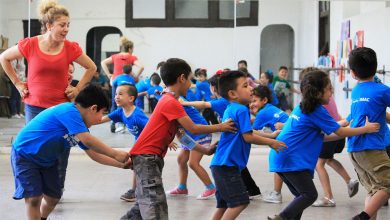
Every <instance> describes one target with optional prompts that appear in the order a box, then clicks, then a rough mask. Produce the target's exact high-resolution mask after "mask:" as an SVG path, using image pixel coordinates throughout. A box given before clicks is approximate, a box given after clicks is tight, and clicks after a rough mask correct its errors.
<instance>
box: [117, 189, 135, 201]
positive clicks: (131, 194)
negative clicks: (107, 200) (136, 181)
mask: <svg viewBox="0 0 390 220" xmlns="http://www.w3.org/2000/svg"><path fill="white" fill-rule="evenodd" d="M120 198H121V199H122V200H124V201H126V202H135V191H134V190H133V189H129V191H127V192H125V193H124V194H123V195H121V197H120Z"/></svg>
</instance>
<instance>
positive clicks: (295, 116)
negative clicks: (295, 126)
mask: <svg viewBox="0 0 390 220" xmlns="http://www.w3.org/2000/svg"><path fill="white" fill-rule="evenodd" d="M290 117H291V118H293V119H295V120H297V121H299V119H300V117H299V116H297V115H293V114H291V115H290Z"/></svg>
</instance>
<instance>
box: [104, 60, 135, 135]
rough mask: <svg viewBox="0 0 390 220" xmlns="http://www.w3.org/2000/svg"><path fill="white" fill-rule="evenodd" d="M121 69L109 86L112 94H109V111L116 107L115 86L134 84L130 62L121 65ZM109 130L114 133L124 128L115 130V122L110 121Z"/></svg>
mask: <svg viewBox="0 0 390 220" xmlns="http://www.w3.org/2000/svg"><path fill="white" fill-rule="evenodd" d="M122 70H123V74H121V75H119V76H117V77H116V78H115V79H114V80H113V81H112V82H111V86H112V95H111V111H110V112H113V111H115V110H116V109H117V105H116V103H115V92H116V88H117V87H118V85H121V84H132V85H135V80H134V77H133V75H132V73H131V71H132V66H131V65H130V64H126V65H124V66H123V67H122ZM110 130H111V132H112V133H114V132H119V131H121V130H124V127H118V128H117V130H116V129H115V123H114V122H112V123H111V129H110Z"/></svg>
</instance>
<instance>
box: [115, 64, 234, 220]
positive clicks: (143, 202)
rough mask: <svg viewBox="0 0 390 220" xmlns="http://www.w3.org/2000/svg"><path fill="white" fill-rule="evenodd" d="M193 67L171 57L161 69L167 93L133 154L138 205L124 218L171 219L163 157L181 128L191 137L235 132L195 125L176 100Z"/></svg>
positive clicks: (223, 126) (185, 87)
mask: <svg viewBox="0 0 390 220" xmlns="http://www.w3.org/2000/svg"><path fill="white" fill-rule="evenodd" d="M191 77H192V76H191V67H190V66H189V65H188V64H187V62H186V61H184V60H182V59H178V58H171V59H168V60H167V61H166V63H165V64H164V65H163V66H162V67H161V78H162V80H163V82H164V83H165V85H166V86H167V92H166V93H164V95H163V96H162V97H161V99H160V101H159V102H158V103H157V106H156V108H155V111H154V112H153V114H152V116H151V117H150V119H149V122H148V123H147V124H146V126H145V128H144V130H143V131H142V132H141V135H140V136H139V138H138V140H137V141H136V143H135V145H134V146H133V148H132V149H131V151H130V154H131V160H132V163H133V169H134V172H135V175H136V185H137V186H136V203H135V205H134V206H133V208H132V209H131V210H130V211H128V212H127V213H126V215H124V216H123V217H122V218H121V219H141V218H142V219H162V220H164V219H168V205H167V200H166V196H165V192H164V187H163V184H162V179H161V175H162V169H163V166H164V160H163V158H164V156H165V154H166V152H167V149H168V145H169V144H170V143H171V142H172V140H173V139H174V137H175V134H176V133H177V130H178V126H179V125H180V126H182V127H183V128H184V129H186V130H187V131H189V132H190V133H191V134H202V133H212V132H217V131H234V130H235V128H234V127H233V123H232V121H231V120H230V121H227V122H226V123H223V124H218V125H196V124H194V123H193V122H192V121H191V119H190V118H189V117H188V115H187V114H186V113H185V111H184V108H183V106H182V105H181V104H180V102H179V101H178V100H177V99H178V98H179V97H180V96H184V95H186V94H187V90H188V89H189V88H190V86H191Z"/></svg>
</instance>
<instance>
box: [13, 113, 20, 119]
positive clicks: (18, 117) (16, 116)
mask: <svg viewBox="0 0 390 220" xmlns="http://www.w3.org/2000/svg"><path fill="white" fill-rule="evenodd" d="M11 118H16V119H21V117H20V116H19V115H18V114H16V115H12V116H11Z"/></svg>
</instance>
